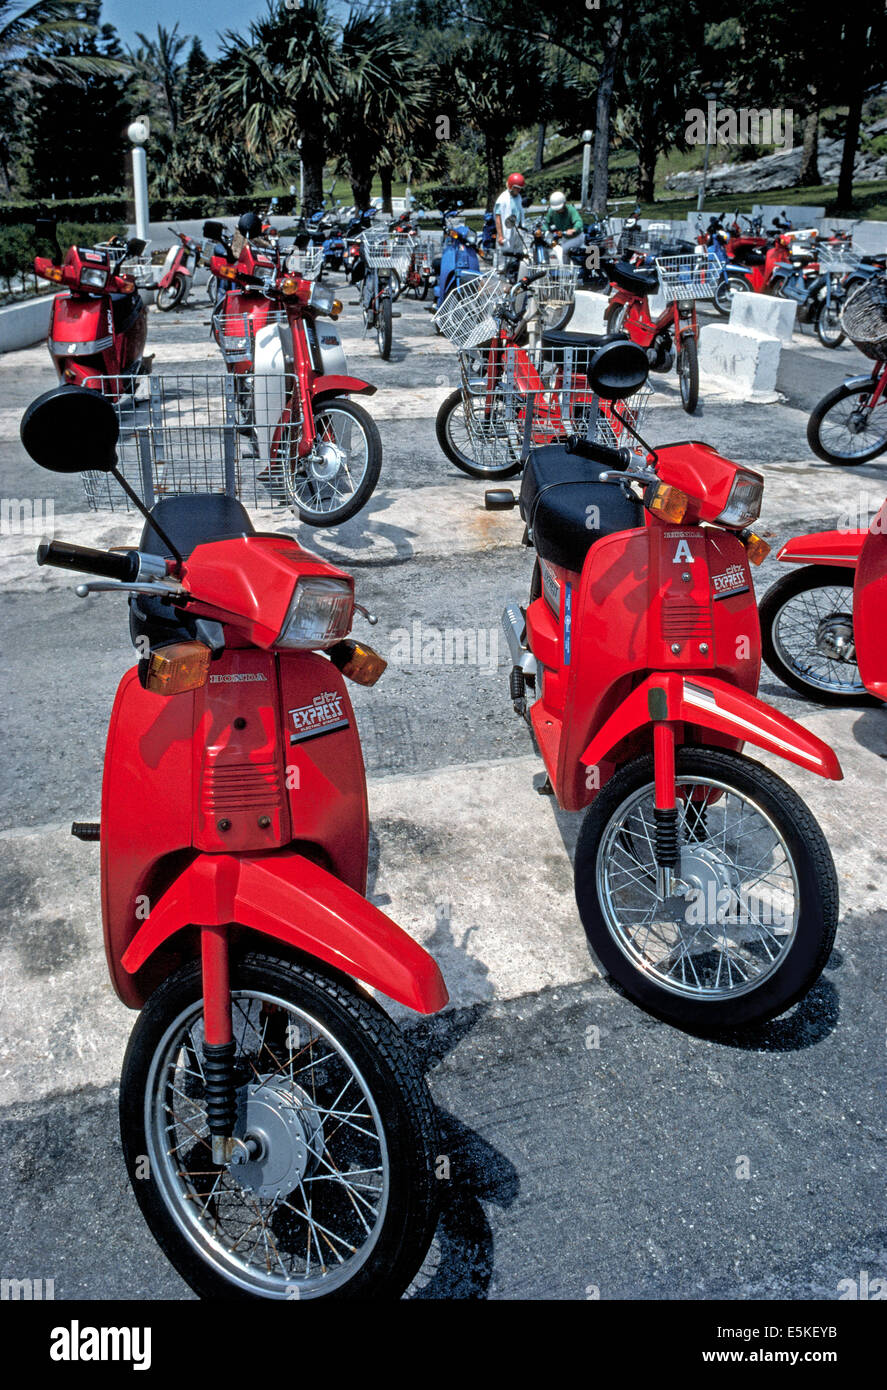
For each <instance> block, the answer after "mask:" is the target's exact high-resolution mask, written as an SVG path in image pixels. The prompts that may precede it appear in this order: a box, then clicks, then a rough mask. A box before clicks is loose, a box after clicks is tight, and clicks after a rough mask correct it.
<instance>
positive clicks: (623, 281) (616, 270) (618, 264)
mask: <svg viewBox="0 0 887 1390" xmlns="http://www.w3.org/2000/svg"><path fill="white" fill-rule="evenodd" d="M610 279H611V280H613V281H614V282H615V283H616V284H617V285H618V286H619V288H620V289H621V290H627V291H628V293H629V294H655V293H656V291H657V290H658V288H659V274H658V272H657V270H656V268H655V266H651V268H650V269H649V270H642V269H640V268H639V267H638V266H634V265H628V263H627V262H626V261H615V262H614V263H613V265H612V266H611V267H610Z"/></svg>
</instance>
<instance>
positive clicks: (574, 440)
mask: <svg viewBox="0 0 887 1390" xmlns="http://www.w3.org/2000/svg"><path fill="white" fill-rule="evenodd" d="M566 450H567V453H568V454H578V455H579V457H580V458H583V459H591V461H592V463H605V464H609V466H610V467H611V468H622V469H625V468H627V467H628V465H629V464H630V463H631V450H630V449H619V448H616V447H615V446H614V445H612V444H595V443H593V442H592V441H591V440H588V439H583V437H582V435H580V434H571V435H570V437H569V438H568V440H567V443H566Z"/></svg>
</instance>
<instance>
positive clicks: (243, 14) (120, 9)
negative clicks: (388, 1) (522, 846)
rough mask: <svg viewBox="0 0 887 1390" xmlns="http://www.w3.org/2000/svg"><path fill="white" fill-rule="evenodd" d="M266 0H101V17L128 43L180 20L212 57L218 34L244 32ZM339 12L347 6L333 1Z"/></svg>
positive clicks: (183, 30)
mask: <svg viewBox="0 0 887 1390" xmlns="http://www.w3.org/2000/svg"><path fill="white" fill-rule="evenodd" d="M266 8H267V6H266V3H265V0H212V3H211V4H208V3H207V0H198V3H197V4H192V5H190V6H186V5H183V4H182V0H147V3H145V0H102V21H103V22H104V23H105V24H113V25H114V27H115V29H116V30H117V32H118V34H119V35H120V37H121V38H122V40H123V42H124V43H125V44H133V45H134V44H135V43H136V42H137V39H136V33H137V32H139V31H140V32H141V33H143V34H147V35H148V36H149V37H151V36H153V35H154V34H155V33H156V32H157V26H158V24H162V25H163V26H164V28H166V29H172V27H173V25H174V24H176V23H178V26H179V33H181V34H196V35H197V36H198V38H200V40H201V41H202V43H203V46H204V48H205V49H206V52H207V54H208V55H209V56H210V57H211V58H212V57H215V55H216V53H217V52H218V44H217V42H216V35H217V34H218V33H219V32H222V31H224V30H225V29H234V30H235V31H236V32H243V31H244V30H245V29H246V28H247V27H248V25H249V22H250V20H251V19H255V18H256V16H257V15H260V14H263V13H264V11H265V9H266ZM333 8H334V9H335V10H336V11H339V12H343V13H344V12H346V11H347V9H348V6H347V5H346V4H343V3H336V4H334V6H333Z"/></svg>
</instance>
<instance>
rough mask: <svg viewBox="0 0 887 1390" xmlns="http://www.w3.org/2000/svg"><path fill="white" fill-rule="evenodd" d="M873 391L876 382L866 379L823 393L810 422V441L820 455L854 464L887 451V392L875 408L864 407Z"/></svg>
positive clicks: (819, 456)
mask: <svg viewBox="0 0 887 1390" xmlns="http://www.w3.org/2000/svg"><path fill="white" fill-rule="evenodd" d="M874 390H875V382H874V381H864V382H861V383H857V384H855V385H852V386H847V385H842V386H838V387H836V388H835V390H834V391H830V392H829V393H828V395H827V396H823V398H822V400H821V401H820V402H819V404H818V405H817V406H816V407H815V409H814V410H813V412H812V413H811V415H810V419H809V420H808V422H807V443H808V444H809V445H810V448H811V449H812V450H813V452H814V454H815V455H816V457H817V458H821V459H822V460H823V462H824V463H842V464H847V465H848V466H849V467H853V466H854V465H855V464H857V463H868V462H869V460H870V459H874V458H877V457H878V455H879V454H883V453H884V452H885V450H887V393H885V394H883V395H882V396H881V399H880V400H879V401H878V404H877V405H876V406H875V408H874V410H871V411H870V410H867V409H863V408H861V404H862V402H863V401H867V399H868V397H869V396H870V395H871V394H872V392H873V391H874Z"/></svg>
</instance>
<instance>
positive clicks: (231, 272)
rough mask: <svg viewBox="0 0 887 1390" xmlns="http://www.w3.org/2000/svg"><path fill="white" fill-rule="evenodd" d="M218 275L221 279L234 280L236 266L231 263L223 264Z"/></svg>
mask: <svg viewBox="0 0 887 1390" xmlns="http://www.w3.org/2000/svg"><path fill="white" fill-rule="evenodd" d="M218 275H219V278H220V279H222V280H236V279H237V267H236V266H233V265H223V266H221V267H220V268H219V271H218Z"/></svg>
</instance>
